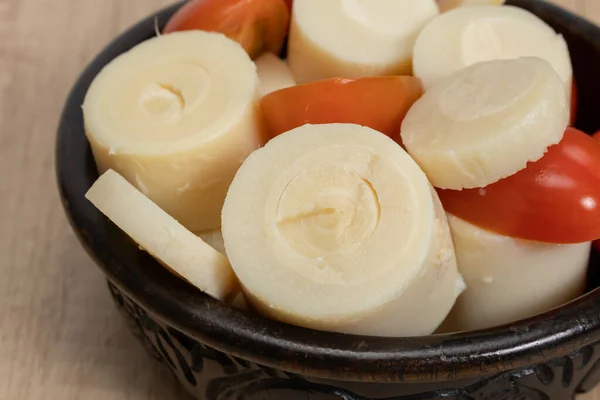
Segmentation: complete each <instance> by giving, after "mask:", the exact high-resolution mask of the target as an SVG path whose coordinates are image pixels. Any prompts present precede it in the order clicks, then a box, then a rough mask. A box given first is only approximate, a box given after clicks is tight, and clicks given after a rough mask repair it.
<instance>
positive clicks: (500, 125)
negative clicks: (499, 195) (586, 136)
mask: <svg viewBox="0 0 600 400" xmlns="http://www.w3.org/2000/svg"><path fill="white" fill-rule="evenodd" d="M568 120H569V105H568V103H567V99H566V94H565V91H564V86H563V82H562V80H561V79H560V76H559V75H558V74H557V73H556V72H555V71H554V69H553V68H552V66H551V65H550V64H549V63H548V62H547V61H544V60H542V59H539V58H520V59H515V60H495V61H489V62H482V63H478V64H475V65H472V66H470V67H467V68H465V69H462V70H460V71H458V72H457V73H455V74H453V75H451V76H450V77H448V78H446V79H443V80H442V81H440V82H438V83H437V84H435V85H434V86H433V87H431V88H430V89H429V90H428V91H427V92H425V94H424V95H423V97H421V98H420V99H419V100H418V101H417V102H416V103H415V104H414V106H413V107H412V108H411V110H410V111H409V112H408V114H407V116H406V118H405V119H404V121H403V123H402V128H401V132H402V133H401V137H402V141H403V143H404V145H405V146H406V149H407V151H408V152H409V154H410V155H411V156H412V157H413V158H414V159H415V160H416V162H417V163H418V164H419V165H420V166H421V168H422V169H423V170H424V171H425V173H426V174H427V176H428V178H429V180H430V181H431V183H432V184H433V185H434V186H435V187H438V188H441V189H454V190H460V189H465V188H477V187H485V186H487V185H489V184H491V183H494V182H497V181H498V180H500V179H502V178H505V177H508V176H511V175H513V174H515V173H516V172H518V171H520V170H521V169H524V168H525V167H526V165H527V163H528V162H530V161H536V160H538V159H540V158H541V157H542V156H543V155H544V153H545V152H546V149H547V148H548V147H549V146H551V145H553V144H557V143H558V142H559V141H560V140H561V139H562V137H563V134H564V132H565V129H566V127H567V124H568Z"/></svg>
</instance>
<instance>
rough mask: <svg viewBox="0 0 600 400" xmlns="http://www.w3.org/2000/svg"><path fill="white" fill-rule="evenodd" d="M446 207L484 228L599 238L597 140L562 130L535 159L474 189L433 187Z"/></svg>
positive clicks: (564, 238) (532, 236)
mask: <svg viewBox="0 0 600 400" xmlns="http://www.w3.org/2000/svg"><path fill="white" fill-rule="evenodd" d="M438 193H439V195H440V199H441V200H442V203H443V205H444V208H445V209H446V211H448V212H450V213H451V214H454V215H456V216H457V217H460V218H462V219H464V220H466V221H469V222H471V223H473V224H474V225H477V226H480V227H482V228H484V229H488V230H490V231H493V232H496V233H499V234H502V235H505V236H510V237H515V238H520V239H529V240H537V241H540V242H548V243H582V242H587V241H591V240H594V239H598V238H600V142H597V141H596V140H594V139H592V138H591V137H590V136H588V135H586V134H585V133H583V132H581V131H578V130H576V129H574V128H567V130H566V132H565V135H564V137H563V139H562V140H561V142H560V143H559V144H557V145H555V146H550V147H549V148H548V151H547V152H546V154H545V155H544V157H542V158H541V159H540V160H538V161H536V162H533V163H529V164H528V165H527V168H525V169H524V170H521V171H519V172H517V173H516V174H514V175H512V176H510V177H508V178H505V179H502V180H500V181H498V182H496V183H493V184H491V185H488V186H486V187H485V188H479V189H468V190H462V191H454V190H438Z"/></svg>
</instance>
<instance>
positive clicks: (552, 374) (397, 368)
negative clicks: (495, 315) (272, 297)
mask: <svg viewBox="0 0 600 400" xmlns="http://www.w3.org/2000/svg"><path fill="white" fill-rule="evenodd" d="M509 3H511V4H515V5H518V6H521V7H524V8H526V9H529V10H531V11H533V12H534V13H536V14H537V15H539V16H540V17H542V18H543V19H545V20H546V21H547V22H548V23H550V24H551V25H552V26H553V27H554V28H555V29H557V30H558V31H560V32H562V33H563V34H564V35H565V37H566V39H567V41H568V43H569V46H570V49H571V52H572V57H573V62H574V68H575V76H576V78H577V83H578V87H579V104H580V109H579V118H578V120H577V126H578V127H579V128H581V129H583V130H585V131H586V132H594V131H596V130H597V129H598V128H600V112H599V111H600V103H598V102H597V101H596V99H597V94H598V93H600V79H598V78H597V76H598V71H600V29H599V28H597V27H595V26H593V25H591V24H590V23H588V22H586V21H584V20H582V19H580V18H577V17H575V16H573V15H571V14H569V13H567V12H565V11H563V10H561V9H559V8H557V7H555V6H552V5H549V4H548V3H545V2H543V1H538V0H514V1H509ZM177 7H178V5H175V6H172V7H170V8H168V9H166V10H164V11H161V12H160V13H158V14H157V18H158V23H159V25H163V24H164V23H165V22H166V20H167V18H168V17H169V15H171V14H172V13H173V11H174V10H175V9H176V8H177ZM154 23H155V16H152V17H150V18H148V19H146V20H144V21H142V22H140V23H139V24H138V25H136V26H134V27H133V28H131V29H130V30H129V31H128V32H126V33H124V34H123V35H121V36H120V37H119V38H117V39H116V40H115V41H114V42H112V43H111V44H110V45H109V46H108V47H107V48H106V49H105V50H104V51H103V52H102V53H101V54H100V55H99V56H98V57H97V58H96V59H95V60H94V61H93V62H92V63H91V65H90V66H89V67H88V68H87V69H86V70H85V71H84V73H83V74H82V75H81V77H80V78H79V80H78V82H77V84H76V86H75V87H74V89H73V92H72V93H71V95H70V97H69V99H68V102H67V104H66V106H65V109H64V113H63V116H62V121H61V124H60V128H59V132H58V140H57V159H56V160H57V176H58V183H59V187H60V191H61V195H62V200H63V204H64V208H65V211H66V213H67V215H68V217H69V220H70V222H71V224H72V227H73V229H74V230H75V232H77V235H78V237H79V239H80V241H81V243H82V245H83V246H84V247H85V249H86V250H87V251H88V253H89V254H90V256H91V257H92V258H93V259H94V260H95V261H96V262H97V264H98V265H99V266H100V267H101V268H102V270H103V271H104V272H105V274H106V277H107V279H108V281H109V282H110V283H109V287H110V292H111V293H112V296H113V298H114V300H115V303H116V304H117V306H118V307H119V309H120V310H121V311H122V313H123V315H124V316H125V317H126V318H127V320H128V321H129V324H130V326H131V328H132V331H133V332H134V333H135V335H136V336H138V337H139V338H140V340H141V341H142V342H143V343H144V344H145V345H146V346H147V348H148V350H149V351H150V353H151V354H152V355H154V357H156V358H157V359H158V360H160V361H162V362H164V364H165V365H166V366H167V367H168V368H169V369H170V370H171V371H172V372H173V374H174V375H175V376H176V377H177V379H179V380H180V381H181V382H182V384H184V385H185V386H186V387H187V388H188V390H189V391H190V392H191V393H192V394H194V395H195V396H196V397H197V398H198V399H208V400H234V399H238V400H259V399H272V400H279V399H283V400H296V399H299V400H300V399H302V400H306V399H313V400H333V399H344V400H367V399H388V400H392V399H395V400H401V399H442V398H443V399H460V400H467V399H490V400H491V399H496V400H502V399H533V400H550V399H556V400H563V399H571V398H572V397H573V396H574V394H575V393H579V392H585V391H588V390H590V389H591V388H592V387H594V386H595V384H596V383H597V382H600V289H598V290H595V288H596V287H597V286H599V285H600V276H599V275H598V274H597V272H596V271H597V270H598V269H599V267H600V258H599V254H596V253H594V254H592V260H591V269H590V271H592V272H591V273H590V287H589V290H590V292H589V293H588V294H587V295H585V296H583V297H582V298H580V299H578V300H576V301H573V302H571V303H569V304H567V305H564V306H562V307H560V308H558V309H555V310H552V311H549V312H547V313H545V314H543V315H539V316H535V317H533V318H530V319H528V320H524V321H519V322H516V323H513V324H510V325H506V326H502V327H498V328H496V329H491V330H486V331H480V332H471V333H461V334H454V335H438V336H427V337H416V338H373V337H360V336H352V335H341V334H334V333H325V332H318V331H313V330H308V329H302V328H298V327H294V326H290V325H286V324H283V323H279V322H275V321H271V320H268V319H265V318H262V317H260V316H257V315H254V314H251V313H246V312H242V311H239V310H236V309H231V308H229V307H226V306H224V305H223V304H221V303H219V302H217V301H215V300H213V299H211V298H210V297H208V296H206V295H204V294H203V293H201V292H200V291H198V290H196V289H194V288H193V287H191V286H190V285H188V284H186V283H185V282H183V281H181V280H179V279H178V278H176V277H175V276H173V275H172V274H170V273H169V272H167V271H166V270H165V269H163V268H162V267H161V266H160V265H159V264H158V263H156V262H155V261H154V260H153V259H152V258H151V257H150V256H148V255H147V254H146V253H144V252H141V251H139V250H138V247H137V246H136V245H135V244H134V243H133V242H132V241H131V240H129V239H128V238H127V237H126V236H125V235H124V234H123V233H122V232H121V231H120V230H119V229H118V228H116V227H115V226H114V225H113V224H111V223H110V222H108V221H107V219H106V218H104V217H103V216H102V215H101V214H100V213H99V212H98V211H97V210H96V209H95V208H94V207H93V206H92V205H91V204H90V203H88V202H87V201H86V200H85V198H84V194H85V192H86V191H87V189H88V188H89V187H90V186H91V184H92V183H93V181H94V180H95V179H96V177H97V173H96V170H95V166H94V160H93V158H92V155H91V152H90V148H89V146H88V144H87V141H86V138H85V136H84V130H83V120H82V114H81V108H80V106H81V104H82V102H83V98H84V95H85V92H86V90H87V88H88V86H89V84H90V82H91V81H92V79H93V78H94V76H95V75H96V74H97V73H98V72H99V71H100V69H101V68H102V67H103V66H104V65H106V64H107V63H108V62H109V61H110V60H111V59H113V58H114V57H116V56H117V55H119V54H121V53H122V52H124V51H126V50H128V49H130V48H131V47H133V46H134V45H136V44H138V43H140V42H141V41H143V40H145V39H147V38H150V37H151V36H153V35H154V32H155V31H154Z"/></svg>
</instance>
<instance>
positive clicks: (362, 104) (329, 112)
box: [261, 76, 423, 142]
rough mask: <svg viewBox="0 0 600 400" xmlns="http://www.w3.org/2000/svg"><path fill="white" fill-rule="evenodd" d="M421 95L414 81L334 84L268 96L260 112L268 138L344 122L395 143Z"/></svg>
mask: <svg viewBox="0 0 600 400" xmlns="http://www.w3.org/2000/svg"><path fill="white" fill-rule="evenodd" d="M422 94H423V86H422V85H421V81H420V80H419V79H418V78H415V77H412V76H384V77H368V78H357V79H342V78H332V79H326V80H322V81H317V82H312V83H307V84H304V85H298V86H293V87H290V88H286V89H281V90H278V91H276V92H272V93H270V94H268V95H266V96H264V97H263V98H262V100H261V108H262V111H263V114H264V116H265V120H266V124H267V128H268V131H269V135H270V137H269V138H273V137H275V136H277V135H280V134H282V133H283V132H287V131H289V130H291V129H294V128H297V127H299V126H302V125H305V124H326V123H334V122H343V123H353V124H358V125H364V126H368V127H370V128H373V129H375V130H378V131H380V132H382V133H384V134H386V135H388V136H389V137H391V138H392V139H394V140H396V141H397V142H399V141H400V125H401V124H402V120H403V119H404V117H405V116H406V113H407V112H408V110H409V109H410V107H411V106H412V105H413V104H414V102H415V101H417V99H419V97H421V95H422Z"/></svg>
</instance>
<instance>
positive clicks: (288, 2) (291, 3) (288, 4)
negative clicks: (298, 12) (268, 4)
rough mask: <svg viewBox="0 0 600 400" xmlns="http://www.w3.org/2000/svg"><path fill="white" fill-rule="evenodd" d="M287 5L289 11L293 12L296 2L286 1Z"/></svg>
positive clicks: (292, 0)
mask: <svg viewBox="0 0 600 400" xmlns="http://www.w3.org/2000/svg"><path fill="white" fill-rule="evenodd" d="M285 4H287V6H288V9H289V10H290V11H292V7H293V5H294V0H285Z"/></svg>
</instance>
